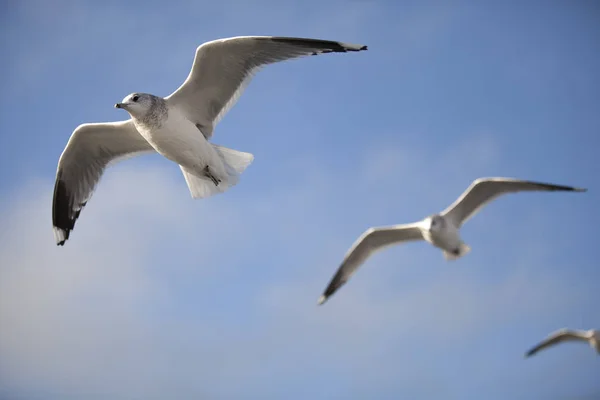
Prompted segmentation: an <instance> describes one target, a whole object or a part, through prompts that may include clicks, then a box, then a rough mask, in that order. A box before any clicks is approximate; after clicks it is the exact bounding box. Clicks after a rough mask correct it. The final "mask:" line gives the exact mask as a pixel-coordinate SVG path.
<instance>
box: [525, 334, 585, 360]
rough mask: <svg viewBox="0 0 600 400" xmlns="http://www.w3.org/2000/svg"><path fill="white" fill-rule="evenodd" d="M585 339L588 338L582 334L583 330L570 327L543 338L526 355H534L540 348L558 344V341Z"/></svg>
mask: <svg viewBox="0 0 600 400" xmlns="http://www.w3.org/2000/svg"><path fill="white" fill-rule="evenodd" d="M585 340H587V339H586V338H585V335H584V334H582V333H581V332H578V331H572V330H569V329H561V330H559V331H557V332H555V333H553V334H551V335H549V336H548V337H547V338H546V339H544V340H542V341H541V342H539V343H538V344H537V345H535V346H534V347H533V348H531V349H530V350H529V351H527V353H526V356H527V357H529V356H532V355H534V354H535V353H537V352H538V351H540V350H543V349H545V348H548V347H551V346H554V345H557V344H558V343H561V342H564V341H585Z"/></svg>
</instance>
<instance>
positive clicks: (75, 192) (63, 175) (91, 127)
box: [52, 120, 154, 246]
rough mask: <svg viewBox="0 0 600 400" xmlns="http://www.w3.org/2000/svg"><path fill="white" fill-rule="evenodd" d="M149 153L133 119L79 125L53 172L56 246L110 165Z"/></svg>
mask: <svg viewBox="0 0 600 400" xmlns="http://www.w3.org/2000/svg"><path fill="white" fill-rule="evenodd" d="M152 151H154V149H153V148H152V146H151V145H150V144H149V143H148V142H147V141H146V139H144V138H143V137H142V136H141V135H140V134H139V133H138V131H137V130H136V129H135V126H134V125H133V121H132V120H127V121H119V122H106V123H93V124H82V125H79V126H78V127H77V128H76V129H75V131H74V132H73V134H72V135H71V138H70V139H69V142H68V143H67V146H66V147H65V149H64V151H63V153H62V154H61V156H60V159H59V161H58V169H57V171H56V182H55V184H54V199H53V201H52V224H53V226H54V237H55V238H56V243H57V244H58V245H59V246H62V245H64V244H65V241H66V240H67V239H68V238H69V234H70V232H71V231H72V230H73V227H74V226H75V221H76V220H77V218H79V213H80V212H81V210H82V209H83V207H85V205H86V203H87V201H88V200H89V199H90V198H91V197H92V193H93V192H94V189H95V188H96V185H97V184H98V181H99V180H100V177H101V176H102V173H103V172H104V169H105V168H106V167H107V166H108V165H109V164H112V163H115V162H117V161H120V160H122V159H124V158H128V157H132V156H135V155H138V154H140V153H145V152H152Z"/></svg>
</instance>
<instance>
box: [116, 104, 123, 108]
mask: <svg viewBox="0 0 600 400" xmlns="http://www.w3.org/2000/svg"><path fill="white" fill-rule="evenodd" d="M115 108H124V107H123V103H117V104H115Z"/></svg>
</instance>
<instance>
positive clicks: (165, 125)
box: [52, 36, 367, 246]
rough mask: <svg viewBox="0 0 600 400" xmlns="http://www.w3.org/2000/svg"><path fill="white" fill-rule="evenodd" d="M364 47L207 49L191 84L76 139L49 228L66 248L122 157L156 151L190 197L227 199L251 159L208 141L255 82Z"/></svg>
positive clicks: (248, 41) (78, 132)
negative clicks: (276, 70) (270, 70)
mask: <svg viewBox="0 0 600 400" xmlns="http://www.w3.org/2000/svg"><path fill="white" fill-rule="evenodd" d="M362 50H367V46H363V45H355V44H347V43H341V42H333V41H328V40H318V39H304V38H292V37H276V36H240V37H231V38H226V39H218V40H214V41H211V42H207V43H204V44H202V45H200V46H199V47H198V48H197V49H196V56H195V58H194V62H193V65H192V70H191V71H190V73H189V75H188V77H187V79H186V80H185V82H183V84H182V85H181V86H180V87H179V88H178V89H177V90H176V91H175V92H173V93H172V94H171V95H169V96H167V97H165V98H163V97H159V96H154V95H152V94H148V93H132V94H130V95H128V96H126V97H125V98H124V99H123V101H122V102H120V103H117V104H115V107H116V108H120V109H123V110H125V111H127V112H128V113H129V115H130V117H131V118H130V119H128V120H126V121H118V122H104V123H86V124H82V125H79V126H78V127H77V128H76V129H75V131H74V132H73V134H72V135H71V137H70V139H69V141H68V143H67V146H66V147H65V149H64V151H63V153H62V154H61V156H60V159H59V161H58V168H57V172H56V183H55V186H54V199H53V204H52V223H53V226H54V236H55V238H56V243H57V244H58V245H59V246H61V245H64V243H65V241H66V240H67V239H68V238H69V234H70V232H71V231H72V230H73V227H74V226H75V221H76V220H77V218H78V217H79V214H80V213H81V210H82V209H83V208H84V206H85V205H86V203H87V202H88V200H89V199H90V198H91V196H92V193H93V191H94V189H95V187H96V185H97V184H98V181H99V180H100V178H101V176H102V173H103V172H104V170H105V169H106V168H107V167H108V166H109V165H112V164H114V163H116V162H118V161H120V160H122V159H124V158H129V157H133V156H137V155H140V154H144V153H152V152H158V153H159V154H161V155H163V156H164V157H166V158H168V159H169V160H171V161H174V162H176V163H177V164H179V166H180V168H181V171H182V173H183V176H184V178H185V181H186V183H187V186H188V188H189V191H190V193H191V195H192V197H193V198H195V199H197V198H204V197H208V196H212V195H214V194H216V193H222V192H224V191H225V190H227V189H228V188H230V187H231V186H233V185H235V184H236V183H237V182H238V179H239V175H240V174H241V173H242V172H243V171H244V170H245V169H246V167H248V165H250V163H251V162H252V160H253V159H254V156H253V155H252V154H250V153H244V152H241V151H237V150H232V149H228V148H225V147H222V146H218V145H215V144H211V143H209V142H208V139H210V138H211V137H212V135H213V130H214V128H215V126H216V125H217V123H218V122H219V121H220V120H221V119H222V118H223V116H224V115H225V114H226V113H227V111H229V109H231V107H232V106H233V105H234V104H235V102H236V101H237V100H238V98H239V97H240V95H241V94H242V92H243V91H244V89H245V88H246V86H247V85H248V83H249V82H250V81H251V79H252V77H253V76H254V75H255V74H256V73H257V72H258V71H259V70H260V69H261V68H262V67H264V66H266V65H268V64H273V63H276V62H279V61H284V60H290V59H294V58H300V57H304V56H309V55H318V54H325V53H346V52H351V51H362Z"/></svg>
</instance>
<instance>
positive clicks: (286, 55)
mask: <svg viewBox="0 0 600 400" xmlns="http://www.w3.org/2000/svg"><path fill="white" fill-rule="evenodd" d="M361 50H367V46H363V45H354V44H347V43H340V42H333V41H329V40H318V39H304V38H293V37H276V36H238V37H231V38H225V39H218V40H213V41H210V42H206V43H204V44H202V45H200V46H199V47H198V48H197V49H196V56H195V58H194V63H193V65H192V70H191V71H190V73H189V75H188V77H187V79H186V80H185V82H184V83H183V84H182V85H181V86H180V87H179V88H178V89H177V90H176V91H175V92H173V93H172V94H171V95H170V96H169V97H167V98H166V99H167V101H168V102H169V103H170V104H173V105H175V106H177V107H178V108H179V109H180V110H182V111H183V112H184V113H185V114H186V116H187V118H188V119H190V120H191V121H192V122H194V123H195V124H196V126H197V127H198V128H199V129H200V131H202V133H203V134H204V136H206V138H207V139H208V138H210V137H211V136H212V132H213V129H214V127H215V126H216V124H217V123H218V122H219V121H220V120H221V118H223V116H224V115H225V114H226V113H227V111H228V110H229V109H230V108H231V107H233V105H234V104H235V102H236V101H237V100H238V98H239V97H240V95H241V94H242V92H243V91H244V89H245V88H246V86H247V85H248V84H249V83H250V81H251V79H252V77H253V76H254V75H255V74H256V73H257V72H258V71H259V70H260V69H261V68H262V67H264V66H266V65H268V64H272V63H276V62H279V61H284V60H290V59H293V58H299V57H304V56H308V55H318V54H324V53H345V52H349V51H361Z"/></svg>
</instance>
